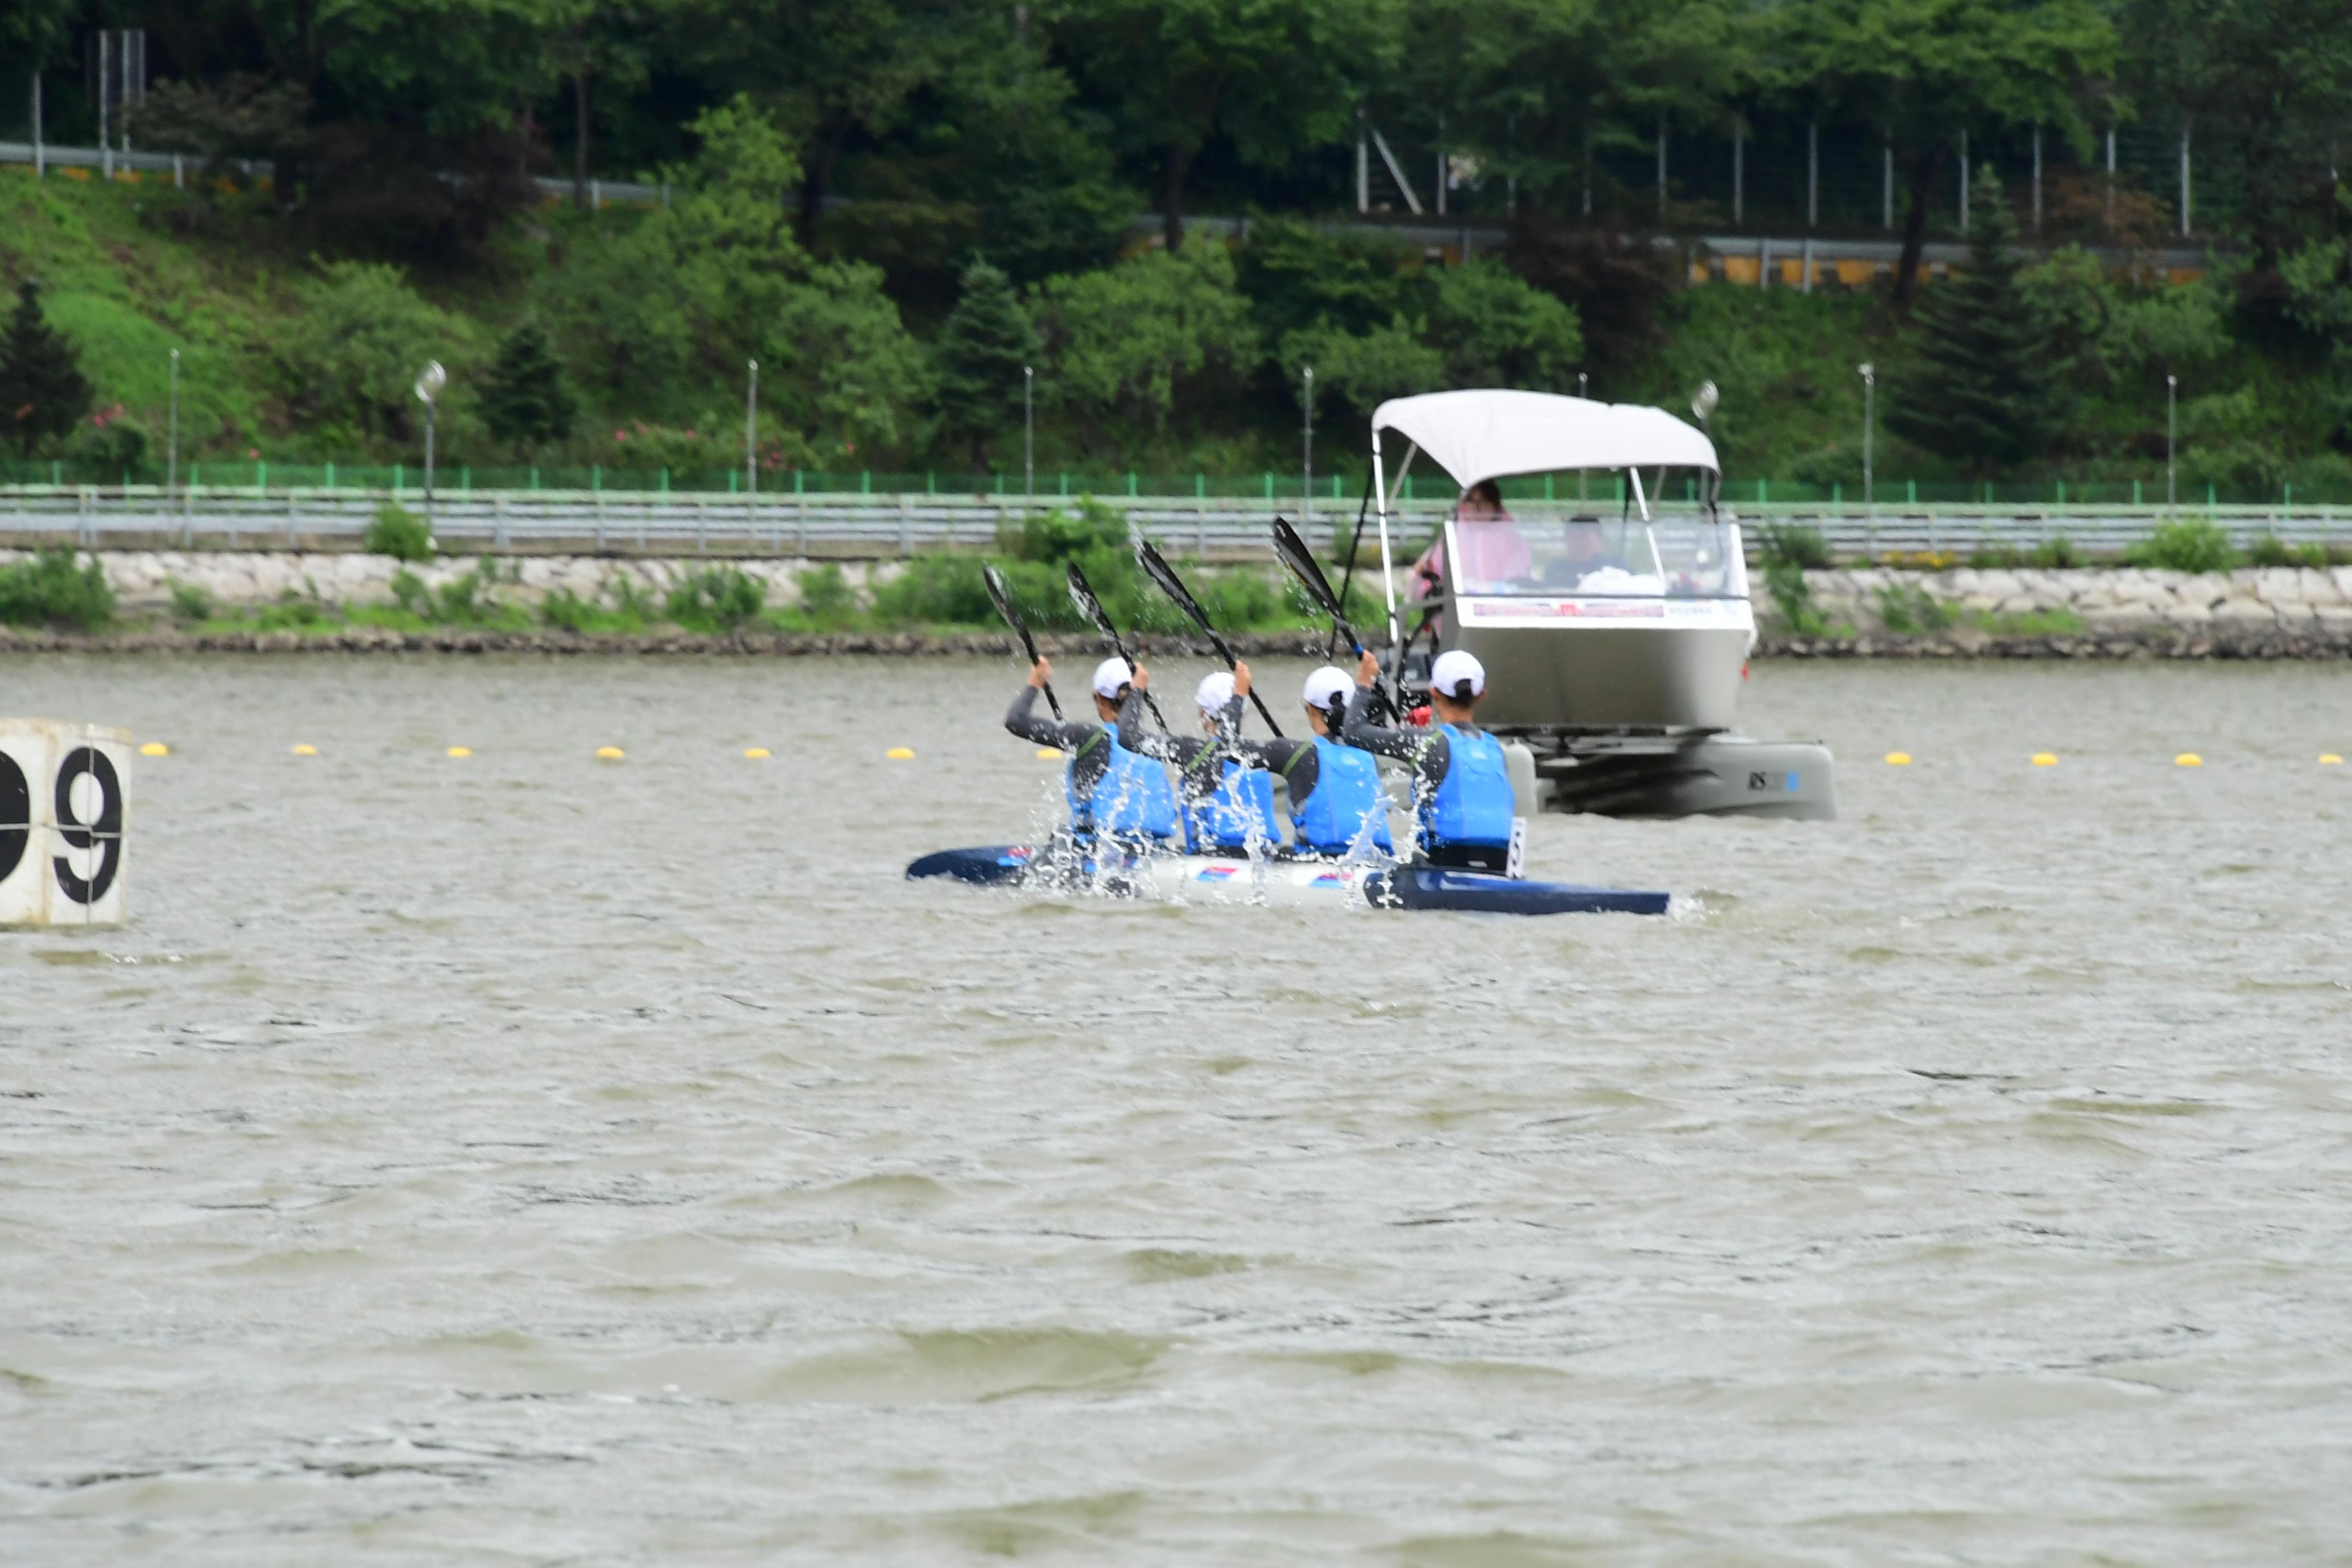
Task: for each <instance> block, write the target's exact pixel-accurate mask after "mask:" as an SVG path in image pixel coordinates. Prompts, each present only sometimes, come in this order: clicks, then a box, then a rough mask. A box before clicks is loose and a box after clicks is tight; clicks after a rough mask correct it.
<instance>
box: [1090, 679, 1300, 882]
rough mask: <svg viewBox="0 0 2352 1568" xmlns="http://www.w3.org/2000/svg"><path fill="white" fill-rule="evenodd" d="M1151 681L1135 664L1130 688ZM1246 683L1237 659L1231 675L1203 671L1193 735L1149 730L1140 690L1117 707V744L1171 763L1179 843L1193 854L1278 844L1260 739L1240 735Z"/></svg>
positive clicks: (1140, 687) (1262, 848)
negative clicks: (1179, 806) (1179, 808)
mask: <svg viewBox="0 0 2352 1568" xmlns="http://www.w3.org/2000/svg"><path fill="white" fill-rule="evenodd" d="M1150 684H1151V671H1150V670H1149V669H1145V668H1140V667H1139V668H1137V669H1136V672H1135V680H1134V688H1135V691H1136V692H1137V693H1141V692H1143V691H1145V690H1146V689H1149V688H1150ZM1249 689H1250V669H1249V666H1248V665H1247V664H1244V663H1243V662H1241V661H1240V660H1238V659H1237V660H1235V661H1234V668H1233V669H1232V671H1231V672H1230V673H1228V672H1227V671H1225V670H1222V669H1221V670H1218V671H1216V672H1215V673H1214V674H1213V675H1207V676H1203V677H1202V679H1201V685H1200V689H1198V690H1197V691H1195V692H1194V693H1193V698H1194V701H1195V704H1196V705H1197V706H1198V707H1199V708H1200V710H1201V730H1202V733H1200V734H1198V735H1179V734H1176V733H1174V732H1173V731H1147V730H1146V729H1145V728H1144V727H1143V704H1142V702H1141V700H1139V697H1137V696H1130V697H1129V699H1128V700H1126V701H1125V702H1123V703H1122V704H1121V705H1120V708H1119V714H1118V743H1119V745H1120V746H1121V747H1122V748H1124V749H1125V750H1127V751H1128V752H1132V753H1134V754H1136V755H1139V756H1146V757H1157V758H1160V760H1162V761H1164V762H1169V763H1174V764H1175V766H1176V779H1177V786H1178V794H1179V795H1180V796H1181V800H1182V802H1183V818H1184V844H1185V847H1187V848H1189V849H1190V850H1192V853H1194V854H1195V855H1247V854H1250V853H1251V852H1252V851H1253V850H1255V851H1256V852H1257V853H1260V854H1263V853H1265V851H1267V850H1269V849H1279V848H1281V847H1282V824H1281V822H1280V821H1279V820H1278V819H1277V818H1276V816H1275V814H1274V781H1273V779H1272V778H1271V777H1269V776H1268V775H1267V773H1266V771H1265V768H1266V758H1265V743H1263V742H1255V741H1245V740H1244V739H1243V738H1242V704H1243V702H1244V700H1246V699H1247V698H1248V696H1249Z"/></svg>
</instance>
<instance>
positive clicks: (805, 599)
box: [793, 561, 986, 632]
mask: <svg viewBox="0 0 2352 1568" xmlns="http://www.w3.org/2000/svg"><path fill="white" fill-rule="evenodd" d="M974 575H975V577H976V576H977V575H978V574H974ZM793 581H794V582H796V583H797V584H799V586H800V591H801V598H800V613H801V616H802V618H803V619H804V620H806V621H807V622H808V623H809V625H811V626H814V627H815V628H816V629H817V630H819V631H827V632H830V631H839V630H840V629H841V628H842V627H844V626H847V625H849V623H850V622H852V621H854V620H856V618H857V590H856V589H855V588H853V587H851V586H850V585H849V579H848V578H847V577H845V576H843V575H842V572H841V567H840V566H839V565H838V564H836V563H834V562H831V561H828V562H826V563H824V565H822V566H812V567H810V568H808V569H807V570H806V571H804V572H802V573H800V574H797V575H796V576H795V577H794V579H793ZM985 597H986V595H985V594H983V595H982V598H983V599H985Z"/></svg>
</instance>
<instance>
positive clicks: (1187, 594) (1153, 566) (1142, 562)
mask: <svg viewBox="0 0 2352 1568" xmlns="http://www.w3.org/2000/svg"><path fill="white" fill-rule="evenodd" d="M1135 560H1136V564H1138V565H1139V566H1141V567H1142V568H1143V574H1144V575H1145V576H1147V577H1149V578H1150V579H1151V580H1152V582H1154V583H1156V584H1159V585H1160V592H1161V593H1163V594H1165V595H1168V596H1169V597H1170V598H1171V599H1173V600H1175V601H1176V607H1177V608H1178V609H1180V610H1181V611H1183V612H1184V613H1185V615H1187V616H1191V617H1192V624H1193V625H1194V626H1198V627H1200V628H1201V634H1202V636H1203V637H1207V638H1208V639H1209V646H1210V647H1213V648H1215V649H1216V650H1217V657H1218V658H1222V659H1223V660H1224V661H1225V668H1227V669H1231V668H1234V666H1235V665H1237V664H1239V663H1240V662H1241V661H1240V660H1239V659H1236V658H1234V650H1233V649H1232V648H1229V647H1226V646H1225V639H1224V638H1223V637H1219V636H1218V635H1217V628H1216V627H1214V626H1211V625H1210V624H1209V612H1208V611H1206V610H1204V609H1202V608H1201V602H1200V601H1199V600H1198V599H1195V598H1194V597H1192V590H1191V589H1189V588H1187V587H1185V586H1184V580H1183V579H1182V578H1181V577H1179V576H1177V575H1176V568H1174V567H1173V566H1171V565H1169V564H1168V562H1167V560H1166V559H1165V558H1164V557H1163V556H1161V554H1160V552H1158V551H1157V550H1154V549H1153V548H1152V547H1151V544H1150V541H1148V540H1145V541H1139V542H1137V544H1136V546H1135ZM1250 700H1251V701H1252V702H1254V703H1255V704H1256V705H1257V716H1258V717H1259V718H1261V719H1263V720H1265V727H1266V728H1267V729H1269V730H1271V731H1274V733H1275V736H1276V739H1280V738H1281V735H1282V726H1281V725H1279V724H1277V723H1276V722H1275V721H1274V715H1273V714H1271V713H1269V712H1267V711H1266V710H1265V698H1263V697H1260V696H1259V695H1258V694H1257V693H1256V692H1255V690H1253V691H1252V692H1251V693H1250Z"/></svg>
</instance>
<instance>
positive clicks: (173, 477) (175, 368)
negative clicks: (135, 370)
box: [163, 349, 180, 495]
mask: <svg viewBox="0 0 2352 1568" xmlns="http://www.w3.org/2000/svg"><path fill="white" fill-rule="evenodd" d="M166 428H167V429H168V430H169V431H170V435H169V436H168V437H166V440H165V444H164V447H163V450H164V452H165V454H166V456H165V458H164V460H163V493H164V494H166V495H176V494H178V493H179V489H180V351H179V350H177V349H173V351H172V415H171V423H170V425H169V426H166Z"/></svg>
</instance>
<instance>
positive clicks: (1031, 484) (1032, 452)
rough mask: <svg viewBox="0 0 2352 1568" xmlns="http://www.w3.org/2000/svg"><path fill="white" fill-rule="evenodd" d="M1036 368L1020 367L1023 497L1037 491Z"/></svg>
mask: <svg viewBox="0 0 2352 1568" xmlns="http://www.w3.org/2000/svg"><path fill="white" fill-rule="evenodd" d="M1036 388H1037V369H1036V367H1035V366H1034V365H1026V364H1024V365H1023V366H1022V367H1021V494H1022V496H1023V498H1024V499H1027V498H1030V497H1034V496H1035V495H1036V493H1037V405H1036V397H1035V392H1036Z"/></svg>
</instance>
